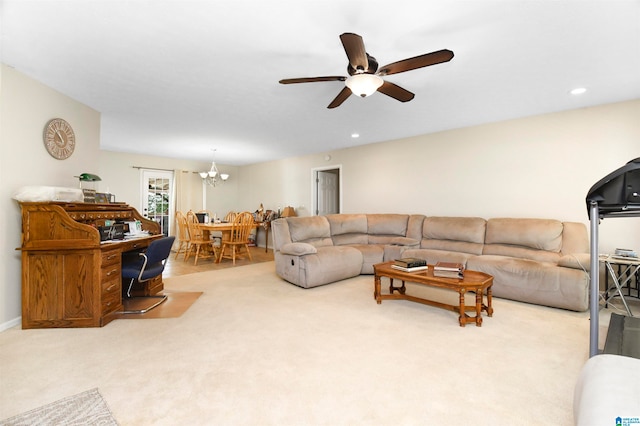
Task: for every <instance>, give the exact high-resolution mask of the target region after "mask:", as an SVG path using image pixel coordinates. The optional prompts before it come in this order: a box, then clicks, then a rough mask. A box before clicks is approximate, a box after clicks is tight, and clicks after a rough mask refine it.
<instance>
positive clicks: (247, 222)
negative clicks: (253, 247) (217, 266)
mask: <svg viewBox="0 0 640 426" xmlns="http://www.w3.org/2000/svg"><path fill="white" fill-rule="evenodd" d="M253 228H254V221H253V215H252V214H251V213H249V212H242V213H238V214H237V215H236V218H235V219H234V221H233V226H232V228H231V232H228V233H225V235H223V237H222V247H221V248H220V253H219V254H218V259H217V260H216V263H220V261H221V260H222V258H223V257H225V258H228V259H232V261H233V264H234V265H235V264H236V256H237V255H239V254H240V251H241V249H242V247H244V249H245V251H246V254H247V256H248V257H249V260H253V259H252V258H251V252H250V251H249V234H250V233H251V230H252V229H253ZM227 247H229V250H230V251H231V254H229V255H225V253H224V252H225V249H226V248H227Z"/></svg>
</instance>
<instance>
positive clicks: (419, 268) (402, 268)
mask: <svg viewBox="0 0 640 426" xmlns="http://www.w3.org/2000/svg"><path fill="white" fill-rule="evenodd" d="M391 267H392V268H393V269H397V270H399V271H403V272H418V271H426V270H427V269H429V267H428V266H427V265H424V266H413V267H409V268H407V267H405V266H400V265H396V264H393V265H391Z"/></svg>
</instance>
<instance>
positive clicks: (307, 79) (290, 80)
mask: <svg viewBox="0 0 640 426" xmlns="http://www.w3.org/2000/svg"><path fill="white" fill-rule="evenodd" d="M346 79H347V77H343V76H341V75H338V76H329V77H303V78H285V79H284V80H280V84H293V83H315V82H317V81H345V80H346Z"/></svg>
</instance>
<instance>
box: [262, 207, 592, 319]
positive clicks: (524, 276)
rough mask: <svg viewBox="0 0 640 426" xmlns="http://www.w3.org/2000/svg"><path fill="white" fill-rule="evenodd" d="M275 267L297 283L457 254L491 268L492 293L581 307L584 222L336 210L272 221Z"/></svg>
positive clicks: (585, 281)
mask: <svg viewBox="0 0 640 426" xmlns="http://www.w3.org/2000/svg"><path fill="white" fill-rule="evenodd" d="M272 233H273V242H274V257H275V263H276V273H277V274H278V275H279V276H280V277H282V278H283V279H285V280H287V281H289V282H291V283H293V284H296V285H298V286H301V287H305V288H309V287H315V286H318V285H323V284H328V283H331V282H335V281H339V280H343V279H347V278H351V277H354V276H356V275H359V274H373V265H374V264H376V263H379V262H384V261H388V260H393V259H397V258H400V257H418V258H422V259H426V260H427V262H428V263H429V264H435V263H436V262H438V261H450V262H451V261H452V262H461V263H463V264H464V265H465V266H466V267H467V268H468V269H473V270H477V271H482V272H486V273H488V274H491V275H493V277H494V284H493V294H494V296H496V297H503V298H507V299H513V300H519V301H523V302H528V303H535V304H540V305H546V306H551V307H557V308H563V309H569V310H575V311H584V310H586V309H587V308H588V298H589V290H588V289H589V277H588V272H587V268H588V267H589V238H588V234H587V229H586V226H585V225H584V224H582V223H576V222H560V221H558V220H553V219H517V218H495V219H483V218H478V217H430V216H425V215H419V214H418V215H408V214H335V215H327V216H309V217H291V218H281V219H278V220H276V221H274V222H273V223H272Z"/></svg>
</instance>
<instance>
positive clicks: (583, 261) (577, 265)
mask: <svg viewBox="0 0 640 426" xmlns="http://www.w3.org/2000/svg"><path fill="white" fill-rule="evenodd" d="M558 266H563V267H565V268H572V269H582V270H583V271H586V272H589V270H590V269H591V268H590V266H591V255H590V254H589V253H575V254H566V255H564V256H562V257H561V258H560V259H559V260H558Z"/></svg>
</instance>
